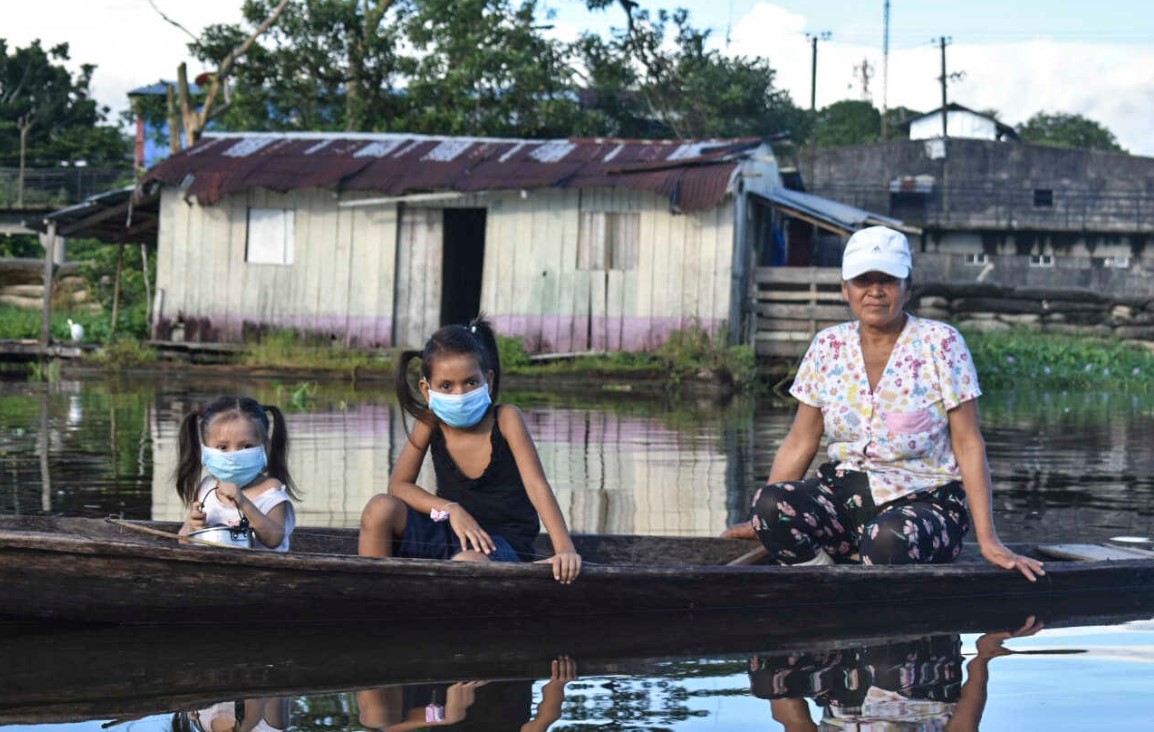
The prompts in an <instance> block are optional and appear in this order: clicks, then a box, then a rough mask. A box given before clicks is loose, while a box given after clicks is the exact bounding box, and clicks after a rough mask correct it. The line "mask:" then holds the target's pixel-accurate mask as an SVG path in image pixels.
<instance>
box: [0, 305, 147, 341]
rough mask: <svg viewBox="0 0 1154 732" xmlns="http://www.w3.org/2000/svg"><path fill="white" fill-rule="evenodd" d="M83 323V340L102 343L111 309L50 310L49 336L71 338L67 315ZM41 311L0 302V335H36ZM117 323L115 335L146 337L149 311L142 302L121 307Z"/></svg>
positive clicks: (106, 335) (20, 336) (17, 338)
mask: <svg viewBox="0 0 1154 732" xmlns="http://www.w3.org/2000/svg"><path fill="white" fill-rule="evenodd" d="M69 318H71V319H72V320H73V322H76V323H80V324H81V325H83V326H84V342H85V343H104V342H105V341H107V340H108V338H109V336H110V334H111V333H110V331H111V327H112V318H111V313H106V312H98V313H93V312H89V311H82V310H72V311H68V310H55V309H54V310H53V311H52V326H51V329H52V337H53V338H55V339H56V340H58V341H61V342H68V341H71V340H72V336H71V333H70V332H69V330H68V319H69ZM40 320H41V311H39V310H25V309H24V308H18V307H14V306H12V305H0V339H13V340H21V339H32V340H35V339H38V338H39V337H40ZM118 320H119V321H120V327H119V328H118V329H117V333H116V335H117V336H118V337H119V336H128V337H132V338H138V339H144V338H147V337H148V315H147V310H146V309H145V307H144V306H143V305H134V306H132V307H128V308H121V310H120V313H119V315H118Z"/></svg>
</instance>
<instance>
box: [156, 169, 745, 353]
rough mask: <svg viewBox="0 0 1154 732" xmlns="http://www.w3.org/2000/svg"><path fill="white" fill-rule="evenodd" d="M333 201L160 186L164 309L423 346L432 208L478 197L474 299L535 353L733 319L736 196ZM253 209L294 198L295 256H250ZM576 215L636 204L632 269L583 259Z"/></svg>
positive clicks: (203, 330) (209, 322)
mask: <svg viewBox="0 0 1154 732" xmlns="http://www.w3.org/2000/svg"><path fill="white" fill-rule="evenodd" d="M336 203H337V199H335V198H334V195H333V193H332V192H331V191H327V190H318V189H313V190H304V191H295V192H291V193H287V194H279V193H274V192H270V191H263V190H257V191H252V192H249V193H247V194H244V195H238V196H234V197H230V198H228V199H226V200H225V201H223V202H221V203H220V204H217V205H215V206H209V207H203V206H199V205H197V204H196V203H195V202H192V203H186V202H185V201H184V200H183V199H182V198H181V197H180V195H179V193H178V192H176V191H166V192H165V194H164V196H163V198H162V201H161V233H160V255H159V260H158V265H157V266H158V287H159V288H160V289H161V290H163V291H164V295H163V306H162V311H161V313H160V317H161V318H162V319H168V320H171V319H172V318H174V317H175V315H176V313H177V312H178V311H179V312H181V313H183V315H184V317H185V318H186V320H188V319H192V320H195V321H198V326H199V327H198V328H197V333H196V334H195V335H193V334H190V335H189V339H190V340H205V341H211V340H225V341H237V340H240V339H241V337H242V334H243V332H244V330H245V328H246V327H248V326H251V325H253V324H256V325H261V326H265V327H268V326H271V327H285V328H295V329H302V330H307V331H312V332H315V333H317V334H320V335H322V336H325V337H328V338H331V339H335V340H339V341H343V342H345V343H347V344H349V345H362V346H363V345H394V344H396V340H397V339H399V341H400V343H399V344H398V345H406V346H413V347H418V346H420V345H421V344H423V343H424V339H425V338H427V337H428V334H429V333H431V332H432V331H433V330H435V329H436V327H437V326H438V325H439V318H440V301H439V298H440V283H441V252H442V249H443V247H442V235H441V233H440V232H441V227H440V221H441V220H442V219H441V216H442V213H441V209H442V208H446V207H454V208H457V207H464V208H468V207H484V208H486V209H487V211H488V216H487V224H486V232H485V249H486V251H485V264H484V272H483V276H482V294H481V309H482V310H484V311H485V312H487V313H488V314H489V315H490V317H491V318H492V319H493V321H494V323H495V325H496V326H497V328H498V331H499V332H502V333H504V334H507V335H512V336H517V337H520V338H522V339H523V340H524V341H525V343H526V346H527V347H528V348H529V349H530V350H531V351H538V352H540V351H588V350H643V349H651V348H655V347H657V346H658V345H660V344H661V343H662V342H663V341H664V340H665V339H666V338H667V337H668V335H669V333H670V332H672V331H674V330H677V329H681V328H685V327H687V326H689V325H690V324H691V323H694V322H696V323H697V324H698V325H700V326H701V327H703V328H706V329H707V330H709V331H711V332H716V331H718V330H719V329H720V328H722V326H723V325H724V324H725V323H726V322H727V321H728V319H729V318H730V312H729V310H730V291H731V290H730V288H731V273H732V265H733V257H734V221H733V210H734V206H733V202H732V201H727V202H725V203H723V204H722V205H721V206H719V207H717V208H715V209H713V210H711V211H707V212H704V213H699V214H691V215H672V214H670V213H669V202H668V200H667V199H665V198H662V197H660V196H657V195H655V194H651V193H646V192H641V191H632V190H625V189H598V190H585V191H577V190H551V189H550V190H538V191H531V192H529V193H528V194H527V195H524V196H522V195H521V194H520V193H519V192H518V193H514V192H510V193H491V194H488V195H476V196H468V197H464V198H462V199H461V200H459V201H456V200H455V201H453V202H452V205H451V206H447V205H446V204H445V202H439V203H437V204H426V205H406V206H405V208H404V214H403V215H402V216H401V219H402V224H401V227H400V231H399V232H398V224H397V213H396V206H395V205H382V206H379V207H377V206H369V207H354V208H339V207H338V206H337V205H336ZM249 207H267V208H285V209H291V210H293V211H295V224H294V226H295V259H294V262H293V264H292V265H290V266H281V265H268V264H260V265H257V264H248V263H246V262H245V261H244V257H245V245H246V236H247V211H248V208H249ZM585 213H623V214H633V215H635V216H636V219H635V220H631V221H627V222H623V223H621V224H620V225H621V227H622V230H623V231H635V232H636V237H637V244H636V267H634V268H632V269H613V270H608V271H605V270H600V271H598V270H590V269H579V268H578V263H577V250H578V240H579V238H580V236H581V234H580V232H581V225H582V223H581V222H582V214H585ZM590 218H592V217H590ZM398 234H399V235H398ZM398 242H403V243H404V246H402V247H401V251H400V253H399V255H400V257H399V258H400V260H401V261H400V262H398V251H397V246H398ZM398 264H399V265H400V272H399V274H397V270H396V269H395V268H396V267H397V266H398ZM394 317H395V318H397V319H398V322H397V324H396V327H395V328H394V320H393V319H394Z"/></svg>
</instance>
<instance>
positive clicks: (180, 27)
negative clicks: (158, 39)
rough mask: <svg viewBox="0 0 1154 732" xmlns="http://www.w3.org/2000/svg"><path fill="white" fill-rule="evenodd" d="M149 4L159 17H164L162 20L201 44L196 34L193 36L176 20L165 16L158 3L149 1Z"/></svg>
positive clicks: (153, 0)
mask: <svg viewBox="0 0 1154 732" xmlns="http://www.w3.org/2000/svg"><path fill="white" fill-rule="evenodd" d="M148 4H149V5H151V6H152V9H153V10H155V11H156V14H157V15H159V16H160V17H162V18H164V19H165V20H166V21H167V22H168V23H169V24H170V25H173V26H176V27H177V28H179V29H180V30H182V31H184V33H185V34H186V35H188V37H189V38H191V39H192V40H194V41H196V42H197V43H199V42H200V39H199V38H197V37H196V35H195V34H193V32H192V31H190V30H189V29H188V28H185V27H184V26H183V25H181V24H180V23H177V22H176V21H175V20H173V19H172V18H170V17H168V16H167V15H165V14H164V11H163V10H161V9H160V8H159V7H157V5H156V1H155V0H148Z"/></svg>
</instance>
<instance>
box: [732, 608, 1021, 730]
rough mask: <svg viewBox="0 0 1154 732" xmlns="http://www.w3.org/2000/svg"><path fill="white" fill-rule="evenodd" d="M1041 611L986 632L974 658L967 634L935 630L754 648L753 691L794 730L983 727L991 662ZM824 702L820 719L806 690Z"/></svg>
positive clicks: (750, 665) (782, 723) (1004, 652)
mask: <svg viewBox="0 0 1154 732" xmlns="http://www.w3.org/2000/svg"><path fill="white" fill-rule="evenodd" d="M1042 627H1043V625H1042V623H1039V622H1037V621H1036V619H1035V617H1034V616H1030V617H1029V618H1027V619H1026V622H1025V623H1024V624H1023V625H1022V627H1021V628H1019V629H1018V630H1016V631H1013V632H1009V631H998V632H991V633H985V634H983V635H982V636H980V637H979V638H978V639H977V642H976V647H977V653H976V654H975V655H974V657H973V659H971V660H970V662H969V664H967V665H966V673H965V675H964V676H965V683H963V681H962V679H963V669H962V667H963V662H964V659H963V657H962V652H961V651H962V641H961V637H960V636H958V635H955V634H947V635H931V636H925V637H922V638H912V639H903V640H897V641H894V642H890V643H879V644H876V645H868V646H851V647H845V648H837V649H832V650H819V651H814V652H808V651H795V652H792V653H786V654H778V655H768V656H754V657H753V658H751V659H750V662H749V684H750V692H751V693H752V694H753V695H754V696H756V697H758V698H761V699H767V700H769V702H770V707H771V709H772V714H773V718H774V719H775V720H777V721H778V722H780V723H781V725H782V726H783V727H784V728H785V729H786V732H802V731H808V730H822V731H823V732H824V731H825V730H831V731H832V730H898V729H901V730H907V729H908V730H919V731H920V732H935V731H937V730H944V731H946V732H953V731H954V730H976V729H977V728H978V723H979V722H980V720H981V717H982V712H983V710H984V708H985V703H986V694H987V686H988V683H989V662H990V660H991V659H993V658H997V657H998V656H1004V655H1007V654H1009V653H1013V651H1011V650H1009V649H1007V648H1005V647H1004V645H1003V643H1004V642H1005V641H1006V640H1008V639H1010V638H1016V637H1026V636H1031V635H1034V634H1035V633H1037V632H1038V631H1039V630H1041V629H1042ZM807 697H808V698H810V699H813V701H814V702H815V703H816V704H817V705H818V706H819V707H821V709H822V717H821V726H820V727H818V726H816V725H815V724H814V722H813V719H812V717H811V716H810V709H809V705H807V704H806V703H805V701H804V699H805V698H807Z"/></svg>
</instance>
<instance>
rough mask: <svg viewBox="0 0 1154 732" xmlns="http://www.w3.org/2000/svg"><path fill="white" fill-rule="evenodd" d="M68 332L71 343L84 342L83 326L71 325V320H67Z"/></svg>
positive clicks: (78, 324)
mask: <svg viewBox="0 0 1154 732" xmlns="http://www.w3.org/2000/svg"><path fill="white" fill-rule="evenodd" d="M68 332H69V334H70V335H71V336H72V342H73V343H79V342H80V341H82V340H84V326H83V325H81V324H80V323H73V322H72V318H69V319H68Z"/></svg>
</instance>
